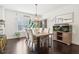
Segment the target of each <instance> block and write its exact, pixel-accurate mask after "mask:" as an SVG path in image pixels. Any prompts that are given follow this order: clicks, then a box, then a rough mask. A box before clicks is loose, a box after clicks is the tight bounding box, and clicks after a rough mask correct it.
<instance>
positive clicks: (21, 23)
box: [17, 16, 30, 31]
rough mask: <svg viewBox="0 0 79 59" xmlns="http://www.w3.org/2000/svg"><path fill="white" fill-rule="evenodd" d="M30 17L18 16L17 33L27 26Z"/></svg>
mask: <svg viewBox="0 0 79 59" xmlns="http://www.w3.org/2000/svg"><path fill="white" fill-rule="evenodd" d="M29 20H30V17H27V16H20V17H18V20H17V23H18V31H22V30H24V29H25V28H27V27H28V26H29Z"/></svg>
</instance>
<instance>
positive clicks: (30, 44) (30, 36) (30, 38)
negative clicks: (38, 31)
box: [27, 29, 36, 51]
mask: <svg viewBox="0 0 79 59" xmlns="http://www.w3.org/2000/svg"><path fill="white" fill-rule="evenodd" d="M27 33H28V40H27V41H28V48H29V49H31V48H32V51H34V50H35V49H34V48H35V45H36V38H35V37H34V36H33V31H32V29H29V30H27Z"/></svg>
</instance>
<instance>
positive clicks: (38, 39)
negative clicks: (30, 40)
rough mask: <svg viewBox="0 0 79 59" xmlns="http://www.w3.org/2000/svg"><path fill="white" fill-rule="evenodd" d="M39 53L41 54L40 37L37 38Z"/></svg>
mask: <svg viewBox="0 0 79 59" xmlns="http://www.w3.org/2000/svg"><path fill="white" fill-rule="evenodd" d="M37 53H40V37H37Z"/></svg>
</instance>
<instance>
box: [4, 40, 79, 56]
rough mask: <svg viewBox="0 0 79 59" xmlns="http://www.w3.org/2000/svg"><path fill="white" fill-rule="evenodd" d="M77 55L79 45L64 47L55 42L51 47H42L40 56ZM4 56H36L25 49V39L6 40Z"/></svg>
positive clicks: (64, 45)
mask: <svg viewBox="0 0 79 59" xmlns="http://www.w3.org/2000/svg"><path fill="white" fill-rule="evenodd" d="M42 53H45V54H78V53H79V45H75V44H71V45H69V46H68V45H66V44H63V43H60V42H57V41H53V44H52V47H51V48H47V47H42V48H41V54H42ZM5 54H36V51H35V52H29V49H27V46H26V43H25V39H11V40H8V43H7V49H6V51H5Z"/></svg>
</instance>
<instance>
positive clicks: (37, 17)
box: [35, 4, 40, 21]
mask: <svg viewBox="0 0 79 59" xmlns="http://www.w3.org/2000/svg"><path fill="white" fill-rule="evenodd" d="M35 8H36V14H35V21H39V20H40V17H39V16H38V15H37V4H35Z"/></svg>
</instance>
